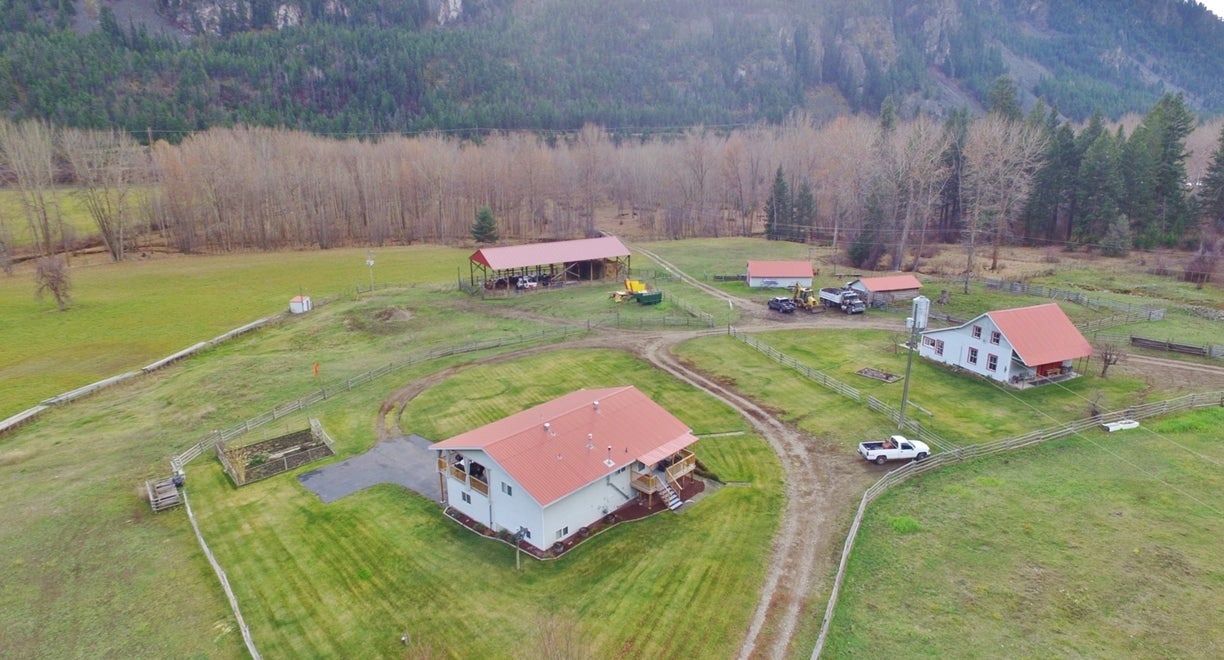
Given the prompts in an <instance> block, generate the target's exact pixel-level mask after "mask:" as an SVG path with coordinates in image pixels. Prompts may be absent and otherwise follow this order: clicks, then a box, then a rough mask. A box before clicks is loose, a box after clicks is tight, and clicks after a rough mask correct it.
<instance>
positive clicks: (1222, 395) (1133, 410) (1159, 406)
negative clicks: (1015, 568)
mask: <svg viewBox="0 0 1224 660" xmlns="http://www.w3.org/2000/svg"><path fill="white" fill-rule="evenodd" d="M1214 406H1220V407H1224V390H1221V391H1219V392H1208V393H1203V394H1187V395H1185V396H1181V397H1178V398H1176V399H1169V400H1166V401H1155V402H1152V403H1145V404H1141V405H1137V406H1132V407H1130V408H1127V409H1125V410H1118V411H1114V412H1110V413H1105V414H1102V415H1099V416H1097V417H1093V418H1089V419H1082V420H1078V421H1074V422H1068V423H1066V424H1063V425H1060V426H1056V427H1053V428H1049V429H1042V430H1039V431H1033V432H1031V433H1026V434H1024V435H1020V436H1016V437H1014V438H1004V439H1003V440H997V441H995V442H988V443H985V444H981V445H968V446H962V447H958V448H956V449H954V450H952V451H948V452H943V453H940V454H936V455H934V456H931V457H929V458H927V459H926V460H923V461H919V462H911V463H908V464H906V465H904V466H902V467H900V468H897V469H896V470H892V471H891V472H889V473H888V474H886V475H884V476H883V477H882V478H881V479H880V480H879V481H877V482H876V483H874V484H872V486H871V487H870V488H868V489H867V490H866V491H865V492H864V493H863V497H862V499H861V500H860V501H859V506H858V510H857V511H856V512H855V514H854V520H853V521H852V522H851V524H850V531H849V532H848V533H847V534H846V542H845V544H844V545H843V546H842V554H841V561H840V562H839V563H838V566H837V575H836V577H835V578H834V580H833V590H832V593H830V595H829V602H828V605H827V606H826V607H825V614H824V620H823V621H822V622H821V624H820V635H819V636H818V637H817V638H816V648H815V649H813V650H812V656H811V657H812V660H816V659H817V658H819V657H820V653H821V651H822V650H823V649H824V644H825V640H826V638H827V637H828V633H829V625H830V624H831V623H832V621H833V610H834V609H835V608H836V607H837V596H838V594H839V593H840V591H841V586H842V583H843V582H844V581H845V575H846V564H847V563H848V562H849V560H850V552H851V550H853V548H854V540H855V537H856V536H857V535H858V530H859V527H861V526H862V523H863V515H864V514H865V513H866V511H867V506H868V505H869V504H871V503H872V502H873V501H875V500H876V498H878V497H879V496H880V495H881V494H883V493H884V492H885V491H887V490H888V489H889V488H892V487H893V486H896V485H897V484H900V483H902V482H905V481H908V480H909V479H911V478H913V477H916V476H918V475H920V474H925V473H927V472H930V471H932V470H937V469H939V468H941V467H943V466H945V465H950V464H952V463H957V462H960V461H964V460H969V459H974V458H981V457H984V456H992V455H995V454H1001V453H1004V452H1009V451H1014V450H1016V449H1022V448H1024V447H1030V446H1032V445H1036V444H1040V443H1042V442H1045V441H1047V440H1057V439H1059V438H1065V437H1068V436H1071V435H1076V434H1078V433H1081V432H1083V431H1086V430H1088V429H1091V428H1095V427H1099V426H1101V425H1102V424H1105V423H1108V422H1116V421H1118V420H1122V419H1135V420H1139V419H1146V418H1149V417H1156V416H1158V415H1167V414H1169V413H1175V412H1181V411H1184V410H1193V409H1195V408H1207V407H1214Z"/></svg>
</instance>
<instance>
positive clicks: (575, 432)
mask: <svg viewBox="0 0 1224 660" xmlns="http://www.w3.org/2000/svg"><path fill="white" fill-rule="evenodd" d="M696 441H697V437H696V436H694V435H693V432H692V430H691V429H689V428H688V427H687V426H685V424H684V422H681V421H680V420H678V419H676V418H675V417H673V416H672V415H671V413H669V412H667V411H666V410H664V409H663V407H662V406H660V405H659V404H657V403H655V402H654V401H652V400H650V398H649V397H647V396H646V395H645V394H642V393H641V392H640V391H638V390H637V388H634V387H632V386H626V387H611V388H606V389H598V390H578V391H577V392H572V393H570V394H567V395H565V396H563V397H561V398H559V399H553V400H552V401H548V402H546V403H542V404H540V405H538V406H535V407H534V408H528V409H527V410H524V411H522V412H519V413H515V414H513V415H510V416H509V417H505V418H503V419H500V420H498V421H496V422H493V423H492V424H486V425H485V426H482V427H480V428H477V429H473V430H471V431H468V432H466V433H461V434H459V435H457V436H455V437H453V438H448V439H446V440H443V441H442V442H438V443H435V444H434V445H432V446H431V447H430V448H431V449H455V450H464V449H480V450H483V451H484V452H485V453H487V454H489V456H491V457H492V458H493V460H495V461H497V464H498V465H500V466H501V467H502V469H504V470H505V471H506V472H507V473H508V474H509V475H510V477H511V478H513V479H514V480H515V481H516V482H518V483H519V485H520V486H522V487H523V488H524V489H525V490H526V491H527V493H528V494H529V495H531V497H532V498H533V499H535V500H536V501H537V502H539V503H540V505H541V506H547V505H549V504H552V503H553V502H555V501H557V500H559V499H561V498H562V497H565V496H566V495H568V494H570V493H572V492H574V491H576V490H578V489H579V488H582V487H583V486H585V485H587V484H589V483H591V482H592V481H595V480H597V479H600V478H603V477H604V476H606V475H608V474H611V473H613V472H615V471H617V470H619V469H621V468H622V467H625V466H626V465H629V464H630V463H632V462H633V461H635V460H638V459H643V462H644V463H646V464H647V465H649V464H652V463H655V462H657V461H658V460H659V459H660V458H663V457H665V456H667V455H669V454H671V453H674V452H676V451H679V450H680V449H683V448H685V447H687V446H689V445H691V444H693V443H694V442H696ZM609 447H610V448H611V449H610V450H609ZM659 450H664V451H666V452H667V453H664V454H662V455H659V456H658V457H656V458H653V460H647V459H652V457H654V456H656V454H658V451H659ZM605 461H610V463H606V462H605Z"/></svg>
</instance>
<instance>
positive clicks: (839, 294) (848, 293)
mask: <svg viewBox="0 0 1224 660" xmlns="http://www.w3.org/2000/svg"><path fill="white" fill-rule="evenodd" d="M820 300H821V301H822V302H824V304H825V307H836V308H837V309H840V310H841V311H843V312H845V313H847V314H862V313H863V312H865V311H867V305H866V304H864V303H863V299H862V298H860V297H859V294H858V292H857V291H855V290H854V289H849V288H844V287H839V286H831V287H825V288H823V289H821V290H820Z"/></svg>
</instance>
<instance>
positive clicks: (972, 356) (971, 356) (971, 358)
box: [969, 348, 977, 364]
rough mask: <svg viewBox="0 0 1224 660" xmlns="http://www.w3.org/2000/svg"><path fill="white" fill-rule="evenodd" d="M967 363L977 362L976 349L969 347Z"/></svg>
mask: <svg viewBox="0 0 1224 660" xmlns="http://www.w3.org/2000/svg"><path fill="white" fill-rule="evenodd" d="M969 364H977V349H976V348H971V349H969Z"/></svg>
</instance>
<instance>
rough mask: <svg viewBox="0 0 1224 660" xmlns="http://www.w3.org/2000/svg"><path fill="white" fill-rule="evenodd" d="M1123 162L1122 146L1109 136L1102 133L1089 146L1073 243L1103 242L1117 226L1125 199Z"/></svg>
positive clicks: (1082, 165) (1078, 194)
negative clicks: (1120, 152) (1115, 224)
mask: <svg viewBox="0 0 1224 660" xmlns="http://www.w3.org/2000/svg"><path fill="white" fill-rule="evenodd" d="M1120 162H1121V160H1120V158H1119V153H1118V145H1117V143H1116V142H1114V137H1113V136H1112V135H1110V134H1109V133H1101V135H1100V136H1098V137H1097V139H1096V141H1095V142H1093V143H1092V146H1090V147H1088V151H1087V152H1086V153H1085V154H1084V159H1083V161H1081V162H1080V168H1079V176H1078V183H1079V186H1078V188H1077V191H1076V203H1075V207H1076V210H1077V212H1078V221H1077V222H1076V224H1075V225H1074V226H1073V231H1072V239H1073V240H1075V241H1077V242H1079V243H1086V244H1093V243H1100V242H1102V240H1103V239H1104V238H1105V234H1106V232H1107V231H1108V230H1110V229H1111V228H1112V227H1113V225H1114V222H1115V219H1116V218H1118V217H1119V200H1120V199H1121V198H1122V173H1121V171H1120V169H1119V166H1120ZM1129 241H1130V232H1129V231H1128V232H1127V242H1128V243H1129ZM1129 248H1130V246H1129V245H1127V249H1129Z"/></svg>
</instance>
